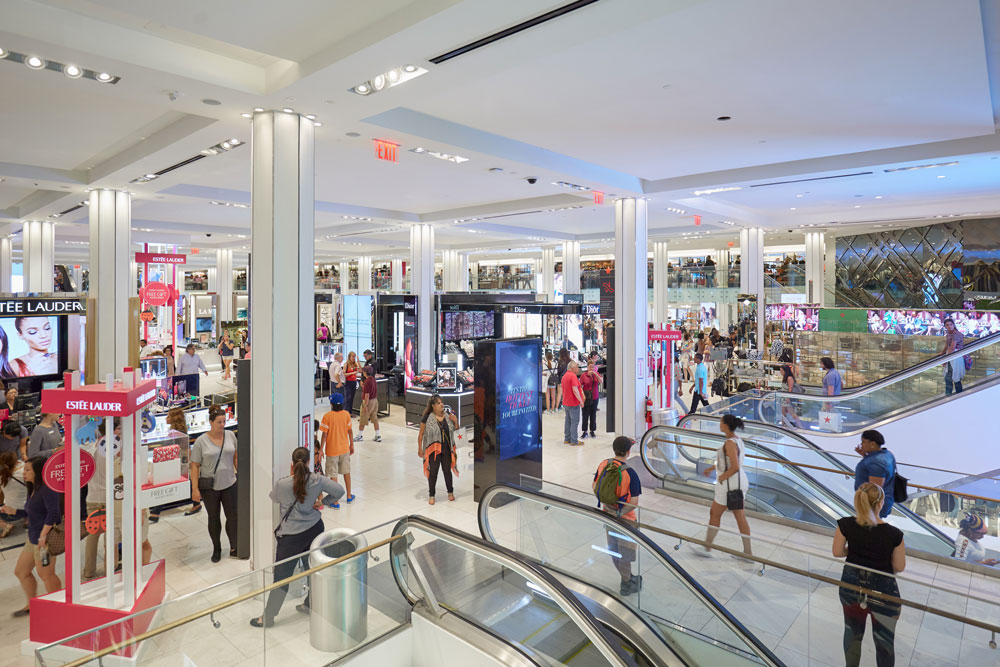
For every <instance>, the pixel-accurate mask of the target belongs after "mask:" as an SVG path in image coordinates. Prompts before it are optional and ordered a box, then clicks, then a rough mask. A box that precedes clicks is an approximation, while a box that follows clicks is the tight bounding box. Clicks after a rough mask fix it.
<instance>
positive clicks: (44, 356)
mask: <svg viewBox="0 0 1000 667" xmlns="http://www.w3.org/2000/svg"><path fill="white" fill-rule="evenodd" d="M60 319H63V321H65V318H58V317H35V316H29V317H0V346H2V348H3V349H2V350H0V378H3V379H8V378H18V377H31V376H38V375H55V374H57V373H59V369H60V368H64V367H65V366H64V364H62V363H61V360H60V358H59V320H60Z"/></svg>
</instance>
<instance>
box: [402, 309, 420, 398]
mask: <svg viewBox="0 0 1000 667" xmlns="http://www.w3.org/2000/svg"><path fill="white" fill-rule="evenodd" d="M416 365H417V297H416V296H404V297H403V382H404V387H405V388H406V389H409V388H410V387H412V386H413V377H414V375H415V373H416V371H415V367H416Z"/></svg>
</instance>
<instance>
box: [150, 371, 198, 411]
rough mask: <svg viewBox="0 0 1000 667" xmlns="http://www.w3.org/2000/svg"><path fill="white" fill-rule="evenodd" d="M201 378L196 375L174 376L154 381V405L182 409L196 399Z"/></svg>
mask: <svg viewBox="0 0 1000 667" xmlns="http://www.w3.org/2000/svg"><path fill="white" fill-rule="evenodd" d="M200 388H201V378H200V376H199V375H198V374H197V373H193V374H191V375H174V376H171V377H164V378H159V379H158V380H157V381H156V404H157V405H159V406H161V407H164V408H177V407H184V406H186V405H188V404H189V403H191V402H192V401H194V400H195V399H196V398H198V393H199V390H200Z"/></svg>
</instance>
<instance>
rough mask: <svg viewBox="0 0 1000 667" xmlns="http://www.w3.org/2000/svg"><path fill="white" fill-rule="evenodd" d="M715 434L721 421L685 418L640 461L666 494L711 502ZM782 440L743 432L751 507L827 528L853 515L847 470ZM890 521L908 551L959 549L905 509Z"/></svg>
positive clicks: (659, 434) (661, 434)
mask: <svg viewBox="0 0 1000 667" xmlns="http://www.w3.org/2000/svg"><path fill="white" fill-rule="evenodd" d="M712 431H718V418H715V417H710V416H704V417H699V416H692V417H690V418H686V419H685V420H683V424H682V426H679V427H673V426H654V427H653V428H652V429H650V430H649V431H647V432H646V434H645V435H644V436H643V438H642V442H641V456H642V460H643V463H645V465H646V467H647V468H648V470H649V471H650V472H651V473H652V474H653V475H654V476H655V477H656V478H658V479H659V480H660V483H661V484H662V486H663V488H664V489H667V490H670V491H674V492H678V493H683V494H686V495H691V496H694V497H698V498H711V497H712V493H713V485H714V481H715V477H714V475H713V476H712V477H705V476H704V475H703V474H702V471H703V470H704V469H705V468H707V467H708V466H710V465H713V464H714V463H715V450H717V449H718V448H719V447H721V446H722V444H723V442H725V437H724V436H723V435H722V434H721V433H716V432H712ZM780 435H781V434H780V433H778V432H776V431H775V430H774V429H773V427H769V426H767V425H765V424H759V425H758V424H754V423H752V422H751V423H749V424H748V425H747V426H746V428H745V430H744V432H743V433H742V437H743V443H744V445H745V447H746V450H747V451H746V458H745V465H746V468H747V475H748V477H749V480H750V488H749V490H748V492H747V494H746V496H747V508H748V509H750V510H753V511H757V512H761V513H763V514H770V515H773V516H777V517H781V518H784V519H791V520H795V521H803V522H806V523H811V524H815V525H819V526H823V527H826V528H834V527H835V526H836V522H837V519H839V518H841V517H844V516H850V515H851V514H853V512H854V510H853V503H854V480H853V472H852V471H851V470H850V468H847V467H846V466H845V465H844V464H843V463H842V462H840V461H839V460H838V459H836V458H834V457H832V456H830V455H829V454H827V453H825V452H822V451H819V450H817V449H816V448H814V447H812V446H810V445H808V442H807V441H804V440H802V441H800V442H798V443H795V444H792V443H791V442H788V441H786V442H781V441H780V440H778V439H776V438H774V436H780ZM789 435H794V434H789ZM768 436H771V437H768ZM772 438H774V439H772ZM783 439H784V438H783ZM794 464H802V465H794ZM834 470H840V471H842V472H834ZM887 520H888V521H889V522H890V523H892V524H893V525H895V526H896V527H897V528H899V529H900V530H902V531H903V533H904V535H905V536H906V541H907V545H908V546H910V547H911V548H914V549H918V550H921V551H926V552H928V553H932V554H936V555H940V556H950V555H951V554H952V552H953V551H954V548H955V545H954V541H953V540H952V539H951V538H949V537H948V535H946V534H945V533H943V532H942V531H941V530H940V529H939V528H936V527H935V526H933V525H931V524H930V523H929V522H928V521H926V520H925V519H923V518H921V517H920V516H918V515H916V514H915V513H913V512H912V511H910V510H909V508H907V507H906V506H905V505H901V506H898V507H894V508H893V513H892V514H891V515H890V516H889V518H888V519H887Z"/></svg>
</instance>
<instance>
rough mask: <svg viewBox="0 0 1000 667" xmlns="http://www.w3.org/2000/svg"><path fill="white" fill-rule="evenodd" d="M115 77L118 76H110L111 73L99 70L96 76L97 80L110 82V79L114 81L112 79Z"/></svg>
mask: <svg viewBox="0 0 1000 667" xmlns="http://www.w3.org/2000/svg"><path fill="white" fill-rule="evenodd" d="M116 78H118V77H115V76H112V75H111V74H108V73H107V72H101V73H99V74H98V75H97V76H96V79H97V80H98V81H100V82H101V83H111V82H112V81H114V80H115V79H116ZM114 82H115V83H118V82H117V81H114Z"/></svg>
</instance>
